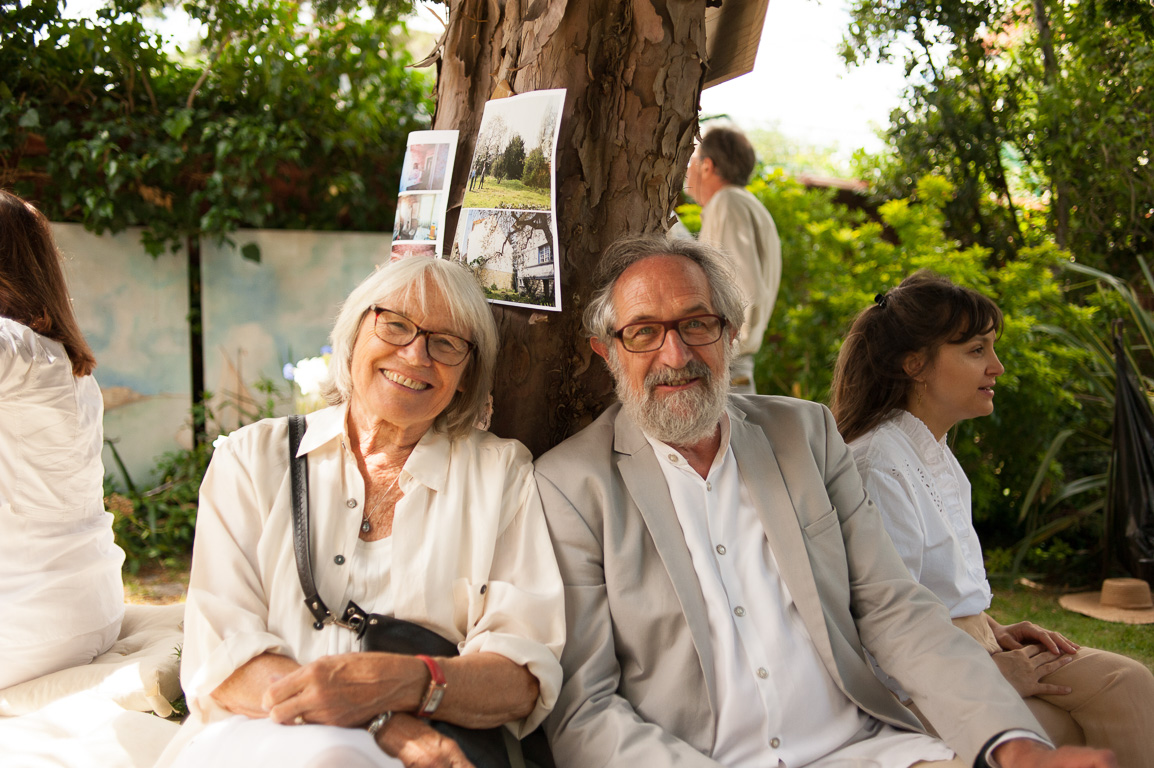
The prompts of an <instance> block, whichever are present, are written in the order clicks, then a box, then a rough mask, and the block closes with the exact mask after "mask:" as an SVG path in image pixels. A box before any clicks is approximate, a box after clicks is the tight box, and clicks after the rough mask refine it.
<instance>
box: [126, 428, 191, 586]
mask: <svg viewBox="0 0 1154 768" xmlns="http://www.w3.org/2000/svg"><path fill="white" fill-rule="evenodd" d="M112 450H113V452H114V453H115V450H116V447H115V446H113V447H112ZM211 457H212V445H211V444H209V443H204V444H201V445H197V446H194V447H193V448H191V449H187V450H179V451H173V452H171V453H166V454H164V456H162V457H161V458H160V460H159V462H158V463H157V469H156V474H157V476H158V477H160V478H161V483H160V484H159V485H157V486H156V487H155V488H152V489H151V490H148V491H143V492H141V491H138V490H137V489H136V487H135V486H134V485H133V483H132V479H131V478H130V477H129V476H128V473H127V472H123V481H124V484H125V486H126V487H125V488H122V489H119V490H118V489H117V486H116V484H115V483H114V482H113V481H112V480H111V479H110V478H106V479H105V500H104V503H105V506H107V507H108V510H109V511H110V512H112V514H113V524H112V530H113V532H114V533H115V535H116V543H117V544H119V545H120V546H121V548H122V549H123V550H124V552H125V555H126V558H125V564H124V565H125V568H127V569H128V571H129V573H136V572H137V571H139V570H140V567H141V566H142V565H144V564H146V563H157V562H159V563H160V564H161V565H163V566H165V567H172V566H173V565H175V564H176V563H179V562H181V561H182V560H183V559H184V558H187V557H188V554H189V553H190V552H191V551H192V538H193V533H194V532H195V529H196V506H197V496H198V494H199V491H200V481H201V480H202V479H203V478H204V473H205V470H206V469H208V462H209V459H210V458H211ZM117 461H118V462H119V457H118V458H117ZM121 470H122V471H123V465H121Z"/></svg>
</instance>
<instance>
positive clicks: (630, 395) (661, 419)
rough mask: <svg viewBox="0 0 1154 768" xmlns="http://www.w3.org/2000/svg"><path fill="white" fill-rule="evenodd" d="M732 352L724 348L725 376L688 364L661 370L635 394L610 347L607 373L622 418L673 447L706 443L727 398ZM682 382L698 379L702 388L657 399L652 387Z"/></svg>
mask: <svg viewBox="0 0 1154 768" xmlns="http://www.w3.org/2000/svg"><path fill="white" fill-rule="evenodd" d="M732 359H733V349H732V347H730V346H726V349H725V358H724V365H725V368H724V369H723V370H724V374H723V375H722V376H715V375H714V374H713V371H712V370H710V368H709V366H708V365H706V364H705V363H703V362H701V361H700V360H690V361H689V362H688V363H687V364H686V366H685V367H684V368H677V369H675V368H662V369H660V370H656V371H652V372H650V373H649V375H647V376H646V377H645V383H644V385H643V387H642V391H640V392H639V391H635V390H634V389H633V388H632V387H630V386H629V383H628V382H627V381H626V377H625V371H624V370H623V367H622V365H621V360H620V358H618V355H617V348H616V347H615V346H614V345H612V344H611V345H610V346H609V360H608V362H609V370H610V372H612V374H613V380H614V383H615V385H616V389H617V399H618V400H620V401H621V407H622V408H623V409H624V410H625V414H626V415H627V416H628V417H629V418H631V419H632V420H633V423H634V424H636V425H637V426H639V427H640V428H641V431H642V432H644V433H645V434H647V435H649V436H650V437H652V438H654V439H656V440H660V441H661V442H663V443H666V444H668V445H672V446H682V445H693V444H694V443H699V442H701V441H702V440H705V439H708V438H709V437H711V436H712V435H713V432H714V430H716V429H717V424H718V422H719V421H720V420H721V414H722V412H724V411H725V404H726V402H727V400H728V395H729V364H730V362H731V361H732ZM683 378H699V379H701V380H702V382H704V384H705V386H704V387H694V388H693V389H690V390H686V391H684V392H674V393H671V394H668V395H666V396H664V397H662V398H660V399H658V398H655V397H654V394H653V389H654V387H656V386H658V385H659V384H666V383H669V382H671V381H676V380H678V379H683Z"/></svg>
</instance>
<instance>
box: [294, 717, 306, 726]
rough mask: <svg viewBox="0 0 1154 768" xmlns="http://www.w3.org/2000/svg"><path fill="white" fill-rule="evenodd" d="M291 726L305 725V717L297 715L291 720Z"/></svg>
mask: <svg viewBox="0 0 1154 768" xmlns="http://www.w3.org/2000/svg"><path fill="white" fill-rule="evenodd" d="M293 724H294V725H304V724H305V716H304V715H297V716H296V717H295V718H293Z"/></svg>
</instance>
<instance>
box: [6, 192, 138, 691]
mask: <svg viewBox="0 0 1154 768" xmlns="http://www.w3.org/2000/svg"><path fill="white" fill-rule="evenodd" d="M94 367H96V359H95V358H94V357H93V355H92V350H91V349H89V347H88V344H87V343H86V342H85V341H84V336H83V335H82V334H81V333H80V327H79V325H78V324H77V322H76V317H75V315H74V314H73V312H72V302H71V299H70V298H69V296H68V289H67V286H66V284H65V281H64V272H63V270H62V269H61V259H60V254H59V253H58V252H57V250H56V246H55V243H54V242H53V239H52V230H51V228H50V227H49V225H48V221H47V220H46V219H45V218H44V216H43V215H42V214H41V213H40V212H39V211H37V210H36V209H35V208H33V207H32V206H31V205H29V204H28V203H26V202H24V201H23V200H21V199H20V198H18V197H16V196H15V195H12V194H9V193H8V192H4V191H0V617H3V621H2V622H0V689H3V688H7V687H9V686H12V685H16V684H18V683H22V682H25V681H27V680H31V679H33V678H36V677H40V676H42V675H45V674H48V673H49V672H55V671H56V670H59V669H64V668H67V667H72V666H78V665H81V664H87V663H88V662H89V661H91V660H92V659H93V658H95V657H96V656H98V655H100V654H101V653H104V652H105V651H107V650H108V649H109V648H110V647H111V646H112V644H113V643H114V642H115V641H116V638H117V636H118V635H119V633H120V622H121V619H122V618H123V616H124V588H123V585H122V583H121V580H120V567H121V565H122V564H123V563H124V552H123V551H121V549H120V548H119V547H118V546H116V543H115V542H114V540H113V536H112V515H110V514H109V513H108V512H106V511H105V510H104V497H103V482H104V467H103V464H102V463H101V460H100V452H101V449H102V448H103V442H104V431H103V416H104V403H103V400H102V399H101V395H100V387H99V386H97V384H96V381H95V380H94V379H93V377H92V375H91V374H92V369H93V368H94Z"/></svg>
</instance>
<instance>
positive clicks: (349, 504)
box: [345, 499, 357, 509]
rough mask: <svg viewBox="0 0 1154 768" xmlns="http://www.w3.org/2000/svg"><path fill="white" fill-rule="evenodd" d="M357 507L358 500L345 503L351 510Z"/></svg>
mask: <svg viewBox="0 0 1154 768" xmlns="http://www.w3.org/2000/svg"><path fill="white" fill-rule="evenodd" d="M356 505H357V500H356V499H349V500H348V501H346V502H345V506H346V507H348V508H349V509H352V508H353V507H355V506H356Z"/></svg>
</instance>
